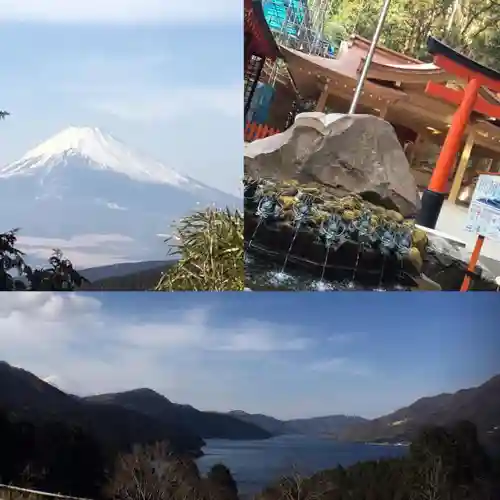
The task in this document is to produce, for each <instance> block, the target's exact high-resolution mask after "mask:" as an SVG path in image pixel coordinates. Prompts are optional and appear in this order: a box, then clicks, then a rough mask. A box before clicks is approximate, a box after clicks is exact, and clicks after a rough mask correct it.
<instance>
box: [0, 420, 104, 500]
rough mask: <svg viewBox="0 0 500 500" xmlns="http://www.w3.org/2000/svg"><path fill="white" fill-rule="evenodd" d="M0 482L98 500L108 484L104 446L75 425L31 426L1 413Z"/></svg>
mask: <svg viewBox="0 0 500 500" xmlns="http://www.w3.org/2000/svg"><path fill="white" fill-rule="evenodd" d="M0 443H1V451H2V452H1V453H0V483H3V484H11V483H12V484H15V485H18V486H21V487H33V488H36V489H39V490H42V491H59V492H62V493H65V494H67V495H74V496H79V497H87V498H96V497H97V495H98V494H99V492H100V490H101V488H102V486H103V485H104V482H105V459H104V454H103V451H102V448H101V446H100V445H99V444H98V442H97V441H96V440H95V439H94V438H93V437H92V436H90V435H88V434H86V433H85V432H84V431H82V430H81V429H80V428H78V427H76V426H69V425H66V424H62V423H56V422H50V423H43V422H39V423H36V424H35V423H31V422H27V421H26V422H25V421H20V420H16V419H14V418H13V417H12V416H10V415H8V414H7V413H4V412H1V411H0Z"/></svg>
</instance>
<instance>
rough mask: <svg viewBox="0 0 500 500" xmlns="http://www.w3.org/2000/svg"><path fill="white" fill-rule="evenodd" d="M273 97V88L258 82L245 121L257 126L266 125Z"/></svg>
mask: <svg viewBox="0 0 500 500" xmlns="http://www.w3.org/2000/svg"><path fill="white" fill-rule="evenodd" d="M273 96H274V88H273V87H271V85H269V84H267V83H262V82H259V83H258V84H257V87H256V88H255V92H254V95H253V97H252V103H251V105H250V109H249V110H248V116H247V120H248V121H250V122H253V123H259V124H262V123H266V120H267V116H268V114H269V107H270V106H271V101H272V100H273Z"/></svg>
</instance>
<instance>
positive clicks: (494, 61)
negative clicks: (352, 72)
mask: <svg viewBox="0 0 500 500" xmlns="http://www.w3.org/2000/svg"><path fill="white" fill-rule="evenodd" d="M381 4H382V2H381V1H378V2H373V1H371V0H332V15H331V17H330V19H329V21H328V22H327V23H326V26H325V35H327V36H328V37H331V38H336V39H337V40H338V39H339V38H343V39H346V38H347V37H348V36H349V35H352V34H354V33H356V34H358V35H361V36H363V37H366V38H369V39H371V38H372V36H373V33H374V32H375V26H376V24H377V20H378V17H379V12H380V8H381ZM499 28H500V0H392V2H391V6H390V10H389V14H388V17H387V20H386V23H385V25H384V29H383V32H382V36H381V39H380V43H381V44H383V45H385V46H387V47H389V48H391V49H393V50H396V51H398V52H402V53H403V54H406V55H409V56H413V57H416V58H418V59H422V60H428V59H429V55H428V53H427V48H426V41H427V37H428V36H429V35H433V36H435V37H437V38H439V39H441V40H444V41H446V42H447V43H448V44H449V45H451V46H452V47H454V48H456V49H459V50H460V51H462V52H464V53H465V54H467V55H468V56H470V57H472V58H474V59H475V60H477V61H478V62H481V63H482V64H486V65H488V66H491V67H493V68H495V69H500V29H499Z"/></svg>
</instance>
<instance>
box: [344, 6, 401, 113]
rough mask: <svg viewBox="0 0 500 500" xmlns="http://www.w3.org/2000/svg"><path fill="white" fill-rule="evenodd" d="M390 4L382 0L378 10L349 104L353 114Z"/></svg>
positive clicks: (350, 111)
mask: <svg viewBox="0 0 500 500" xmlns="http://www.w3.org/2000/svg"><path fill="white" fill-rule="evenodd" d="M390 5H391V0H384V5H383V6H382V10H381V11H380V16H379V18H378V23H377V27H376V29H375V34H374V35H373V40H372V43H371V45H370V50H369V51H368V55H367V56H366V60H365V64H364V66H363V70H362V71H361V75H359V80H358V83H357V85H356V90H355V91H354V96H353V98H352V102H351V106H350V108H349V111H348V114H350V115H353V114H354V113H355V111H356V106H357V105H358V101H359V98H360V97H361V92H362V91H363V86H364V84H365V81H366V76H367V75H368V69H369V68H370V64H371V63H372V59H373V55H374V54H375V49H376V48H377V43H378V41H379V39H380V34H381V33H382V28H383V27H384V23H385V18H386V17H387V12H389V6H390Z"/></svg>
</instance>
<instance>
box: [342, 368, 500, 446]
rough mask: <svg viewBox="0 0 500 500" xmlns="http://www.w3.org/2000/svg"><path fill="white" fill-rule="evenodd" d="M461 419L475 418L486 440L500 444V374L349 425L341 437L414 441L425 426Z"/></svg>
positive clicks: (444, 424) (348, 438)
mask: <svg viewBox="0 0 500 500" xmlns="http://www.w3.org/2000/svg"><path fill="white" fill-rule="evenodd" d="M458 420H469V421H471V422H474V423H475V424H476V426H477V429H478V433H479V436H480V437H481V438H482V440H483V441H485V442H495V443H498V444H500V375H497V376H495V377H493V378H491V379H490V380H488V381H487V382H485V383H484V384H482V385H480V386H479V387H473V388H470V389H462V390H460V391H458V392H455V393H452V394H439V395H438V396H433V397H425V398H421V399H419V400H417V401H415V403H413V404H412V405H410V406H407V407H405V408H401V409H399V410H397V411H395V412H393V413H390V414H388V415H384V416H382V417H379V418H376V419H374V420H369V421H366V422H361V423H359V424H356V425H353V426H349V427H347V428H345V429H344V430H343V431H342V432H341V433H340V435H339V438H340V439H342V440H345V441H378V442H398V441H411V440H412V438H413V436H414V435H415V433H416V432H417V430H418V429H419V428H421V427H422V426H427V425H440V426H441V425H442V426H447V425H451V424H453V423H454V422H456V421H458Z"/></svg>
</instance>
